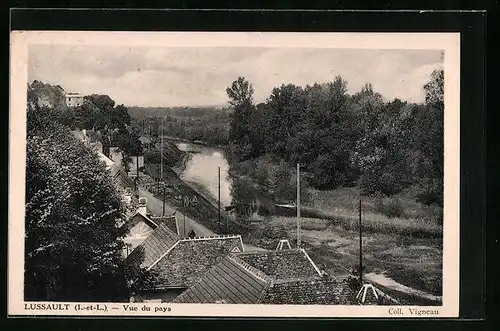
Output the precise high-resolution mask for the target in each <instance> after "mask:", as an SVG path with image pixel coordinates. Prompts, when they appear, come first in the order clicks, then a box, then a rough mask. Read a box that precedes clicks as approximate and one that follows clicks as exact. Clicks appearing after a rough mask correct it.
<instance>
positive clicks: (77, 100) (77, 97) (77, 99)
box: [65, 92, 84, 107]
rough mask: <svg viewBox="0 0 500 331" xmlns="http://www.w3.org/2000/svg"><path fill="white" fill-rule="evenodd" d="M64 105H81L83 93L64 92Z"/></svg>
mask: <svg viewBox="0 0 500 331" xmlns="http://www.w3.org/2000/svg"><path fill="white" fill-rule="evenodd" d="M65 97H66V106H68V107H78V106H81V105H83V97H84V95H83V94H80V93H74V92H70V93H67V94H66V96H65Z"/></svg>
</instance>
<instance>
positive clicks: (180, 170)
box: [172, 152, 193, 177]
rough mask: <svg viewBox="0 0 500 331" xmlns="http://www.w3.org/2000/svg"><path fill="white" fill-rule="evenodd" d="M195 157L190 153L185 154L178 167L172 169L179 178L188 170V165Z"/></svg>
mask: <svg viewBox="0 0 500 331" xmlns="http://www.w3.org/2000/svg"><path fill="white" fill-rule="evenodd" d="M192 157H193V155H192V154H191V153H188V152H184V155H183V156H182V158H181V161H180V162H179V164H178V165H176V166H174V167H172V170H173V171H174V172H175V173H176V174H177V176H179V177H180V176H181V175H182V173H183V172H184V170H186V167H187V164H188V163H189V161H190V160H191V158H192Z"/></svg>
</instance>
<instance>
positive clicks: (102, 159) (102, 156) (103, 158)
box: [97, 152, 115, 175]
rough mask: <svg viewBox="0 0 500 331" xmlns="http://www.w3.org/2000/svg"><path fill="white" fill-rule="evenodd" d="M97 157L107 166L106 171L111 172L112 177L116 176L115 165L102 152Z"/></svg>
mask: <svg viewBox="0 0 500 331" xmlns="http://www.w3.org/2000/svg"><path fill="white" fill-rule="evenodd" d="M97 155H98V156H99V159H100V160H101V161H103V162H104V163H105V164H106V169H108V170H111V173H112V175H114V172H115V171H114V168H115V167H114V165H115V163H114V162H113V161H112V160H111V159H109V158H108V157H107V156H106V155H104V154H102V153H101V152H97Z"/></svg>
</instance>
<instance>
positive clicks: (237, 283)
mask: <svg viewBox="0 0 500 331" xmlns="http://www.w3.org/2000/svg"><path fill="white" fill-rule="evenodd" d="M268 284H269V278H268V277H267V276H266V275H265V274H263V273H261V272H260V271H258V270H256V269H254V268H252V267H251V266H249V265H248V264H246V263H245V262H244V261H242V260H241V259H239V258H237V257H234V256H231V255H229V256H227V257H226V258H224V259H223V260H222V262H220V263H219V264H218V265H216V266H215V267H213V268H211V269H210V270H208V271H207V272H206V273H205V275H204V276H203V278H202V279H201V280H200V281H199V282H198V283H196V284H195V285H193V286H191V287H190V288H189V289H187V290H186V291H185V292H183V293H182V294H181V295H180V296H178V297H177V298H176V299H175V300H174V301H173V302H176V303H232V304H256V303H258V302H259V298H260V296H261V295H262V292H263V291H264V290H265V288H266V286H267V285H268Z"/></svg>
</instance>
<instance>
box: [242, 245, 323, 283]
mask: <svg viewBox="0 0 500 331" xmlns="http://www.w3.org/2000/svg"><path fill="white" fill-rule="evenodd" d="M238 257H239V258H240V259H242V260H244V261H245V262H247V263H248V264H250V265H251V266H253V267H254V268H257V269H259V270H261V271H262V272H264V273H265V274H267V275H269V276H271V277H273V278H275V279H288V278H298V277H320V276H321V271H320V270H319V269H318V267H317V266H316V265H315V264H314V262H313V261H312V260H311V258H310V257H309V255H308V254H307V253H306V251H305V250H304V249H285V250H277V251H253V252H247V253H240V254H238Z"/></svg>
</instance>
